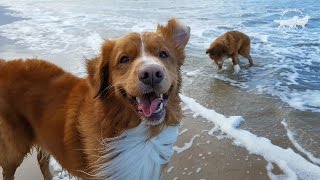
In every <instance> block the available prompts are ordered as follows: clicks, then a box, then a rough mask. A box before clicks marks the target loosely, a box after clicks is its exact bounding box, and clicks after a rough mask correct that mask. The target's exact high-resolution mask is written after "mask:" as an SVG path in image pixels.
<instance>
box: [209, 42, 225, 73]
mask: <svg viewBox="0 0 320 180" xmlns="http://www.w3.org/2000/svg"><path fill="white" fill-rule="evenodd" d="M206 54H208V55H209V57H210V59H212V60H213V61H214V63H215V64H216V65H217V67H218V69H219V70H221V69H222V65H223V61H224V60H225V59H227V58H228V56H227V51H226V49H225V47H224V46H223V45H220V44H213V45H211V46H210V48H208V49H207V51H206Z"/></svg>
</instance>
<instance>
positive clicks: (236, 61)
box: [231, 53, 240, 74]
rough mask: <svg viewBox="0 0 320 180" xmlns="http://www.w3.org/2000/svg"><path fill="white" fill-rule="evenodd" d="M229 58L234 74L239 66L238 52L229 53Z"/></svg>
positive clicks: (238, 69)
mask: <svg viewBox="0 0 320 180" xmlns="http://www.w3.org/2000/svg"><path fill="white" fill-rule="evenodd" d="M231 59H232V64H233V70H234V72H233V73H234V74H238V73H239V71H240V66H239V54H238V53H234V54H232V55H231Z"/></svg>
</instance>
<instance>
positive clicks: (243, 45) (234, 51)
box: [206, 31, 253, 74]
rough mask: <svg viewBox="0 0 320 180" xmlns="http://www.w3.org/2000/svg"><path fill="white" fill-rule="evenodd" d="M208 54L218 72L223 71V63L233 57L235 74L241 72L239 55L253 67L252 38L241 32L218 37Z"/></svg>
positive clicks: (230, 32) (232, 32)
mask: <svg viewBox="0 0 320 180" xmlns="http://www.w3.org/2000/svg"><path fill="white" fill-rule="evenodd" d="M206 54H209V57H210V58H211V59H212V60H213V61H214V62H215V63H216V65H217V67H218V70H222V65H223V61H224V60H226V59H228V58H230V57H231V59H232V63H233V67H234V73H235V74H237V73H238V72H239V70H240V66H239V54H240V55H241V56H243V57H246V58H247V59H248V60H249V64H250V66H252V65H253V61H252V58H251V56H250V38H249V36H247V35H245V34H244V33H242V32H239V31H229V32H226V33H225V34H223V35H222V36H220V37H218V38H217V39H216V40H215V41H214V42H212V43H211V45H210V47H209V48H208V49H207V51H206Z"/></svg>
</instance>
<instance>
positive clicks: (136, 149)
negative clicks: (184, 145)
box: [96, 123, 178, 180]
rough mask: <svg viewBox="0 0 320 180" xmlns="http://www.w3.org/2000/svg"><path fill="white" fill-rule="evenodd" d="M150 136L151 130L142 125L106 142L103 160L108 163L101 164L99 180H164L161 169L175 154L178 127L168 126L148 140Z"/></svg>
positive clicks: (98, 174) (97, 175)
mask: <svg viewBox="0 0 320 180" xmlns="http://www.w3.org/2000/svg"><path fill="white" fill-rule="evenodd" d="M148 135H149V128H148V126H146V125H144V124H143V123H141V124H140V125H139V126H138V127H136V128H134V129H131V130H128V131H126V132H124V133H123V134H122V135H121V136H119V137H116V138H112V139H105V140H104V142H105V146H106V147H105V150H104V153H105V155H104V156H103V157H102V158H104V159H106V160H109V161H107V162H106V163H104V164H101V166H100V167H99V169H98V173H97V174H96V177H99V178H103V179H112V180H129V179H130V180H159V179H161V166H162V165H163V164H165V163H167V162H168V161H169V160H170V158H171V156H172V155H173V153H174V150H173V145H174V143H175V142H176V140H177V136H178V127H172V126H169V127H167V128H166V129H164V130H163V131H162V132H161V133H160V134H159V135H158V136H156V137H154V138H152V139H150V140H146V139H147V137H148Z"/></svg>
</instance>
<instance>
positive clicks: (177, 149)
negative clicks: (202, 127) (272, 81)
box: [173, 134, 200, 154]
mask: <svg viewBox="0 0 320 180" xmlns="http://www.w3.org/2000/svg"><path fill="white" fill-rule="evenodd" d="M197 137H200V135H199V134H196V135H194V136H193V137H192V138H191V139H190V141H189V142H187V143H184V146H182V147H178V146H174V147H173V149H174V150H175V151H176V152H177V153H178V154H179V153H182V152H183V151H186V150H188V149H190V148H191V147H192V145H193V141H194V140H195V139H196V138H197Z"/></svg>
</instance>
